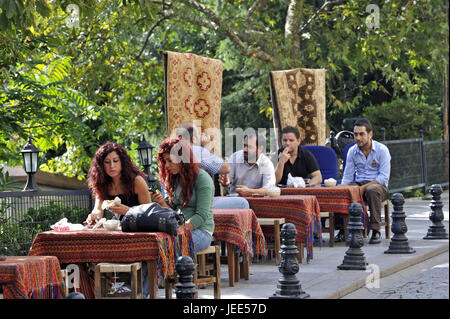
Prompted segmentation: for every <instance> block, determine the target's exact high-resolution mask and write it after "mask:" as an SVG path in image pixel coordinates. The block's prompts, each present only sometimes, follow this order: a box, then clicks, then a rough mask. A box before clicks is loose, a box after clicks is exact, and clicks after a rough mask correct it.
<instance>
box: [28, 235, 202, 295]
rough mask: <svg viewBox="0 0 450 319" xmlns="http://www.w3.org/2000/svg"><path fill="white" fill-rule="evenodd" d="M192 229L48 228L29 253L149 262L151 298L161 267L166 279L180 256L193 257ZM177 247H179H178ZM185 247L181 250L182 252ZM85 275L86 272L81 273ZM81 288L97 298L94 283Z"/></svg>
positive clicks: (84, 260)
mask: <svg viewBox="0 0 450 319" xmlns="http://www.w3.org/2000/svg"><path fill="white" fill-rule="evenodd" d="M189 235H190V232H188V231H186V232H185V231H184V229H182V228H180V231H179V235H178V236H170V235H168V234H166V233H160V232H154V233H153V232H139V233H126V232H122V231H120V230H115V231H109V230H105V229H98V230H80V231H62V232H57V231H46V232H42V233H39V234H37V235H36V237H35V238H34V240H33V244H32V246H31V248H30V252H29V255H30V256H43V255H51V256H56V257H57V258H58V259H59V261H60V262H61V263H64V264H70V263H77V264H82V263H88V262H92V263H101V262H110V263H131V262H136V261H145V262H147V269H148V280H149V289H150V298H152V299H154V298H156V297H157V277H158V270H159V272H160V273H161V274H162V275H163V276H164V278H167V276H168V275H172V274H174V272H175V262H176V258H177V256H178V255H181V254H183V255H188V256H191V257H192V258H193V251H189V247H191V248H192V245H189V244H188V241H189V240H192V238H191V237H190V236H189ZM177 247H178V248H179V249H178V250H177ZM180 250H182V251H180ZM82 275H83V274H82ZM80 282H81V283H82V286H81V291H82V292H83V294H85V296H86V298H94V294H93V288H92V287H93V285H92V283H89V284H88V285H86V286H83V282H85V281H83V278H82V280H80Z"/></svg>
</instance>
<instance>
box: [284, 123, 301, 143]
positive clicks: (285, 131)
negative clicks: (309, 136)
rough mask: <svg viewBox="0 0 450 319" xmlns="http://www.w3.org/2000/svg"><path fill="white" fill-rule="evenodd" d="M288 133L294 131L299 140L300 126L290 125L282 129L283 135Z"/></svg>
mask: <svg viewBox="0 0 450 319" xmlns="http://www.w3.org/2000/svg"><path fill="white" fill-rule="evenodd" d="M288 133H294V134H295V137H296V138H297V140H298V139H299V138H300V132H299V130H298V128H296V127H293V126H289V125H288V126H286V127H285V128H283V129H282V130H281V136H283V134H288Z"/></svg>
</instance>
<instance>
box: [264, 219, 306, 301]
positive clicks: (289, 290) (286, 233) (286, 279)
mask: <svg viewBox="0 0 450 319" xmlns="http://www.w3.org/2000/svg"><path fill="white" fill-rule="evenodd" d="M280 236H281V249H280V255H281V261H280V264H279V265H278V270H279V271H280V273H281V274H282V276H281V278H280V279H278V284H277V288H278V289H277V290H276V291H275V293H274V294H273V295H272V296H271V297H269V299H305V298H308V297H309V295H308V294H307V293H305V292H304V291H303V290H302V287H301V285H300V282H299V280H298V279H297V277H296V275H295V274H296V273H297V272H298V270H299V265H298V260H297V255H298V249H297V246H296V245H295V237H296V236H297V230H296V229H295V225H294V224H292V223H286V224H284V225H283V227H281V234H280Z"/></svg>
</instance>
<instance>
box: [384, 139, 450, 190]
mask: <svg viewBox="0 0 450 319" xmlns="http://www.w3.org/2000/svg"><path fill="white" fill-rule="evenodd" d="M382 143H384V144H385V145H386V146H387V147H388V149H389V152H390V154H391V176H390V178H389V191H390V192H391V193H396V192H401V191H405V190H409V189H417V188H423V189H424V190H427V189H429V188H430V187H431V185H433V184H441V185H442V186H448V180H449V174H448V140H445V141H444V140H441V141H430V142H424V141H423V139H422V138H415V139H407V140H393V141H383V142H382Z"/></svg>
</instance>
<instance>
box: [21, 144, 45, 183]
mask: <svg viewBox="0 0 450 319" xmlns="http://www.w3.org/2000/svg"><path fill="white" fill-rule="evenodd" d="M40 152H41V150H40V149H38V148H37V147H36V146H34V145H33V143H32V142H31V137H28V143H27V145H25V147H24V148H23V150H21V151H20V153H22V156H23V167H24V168H25V172H26V173H27V174H28V178H27V184H26V185H25V188H24V189H23V190H24V191H37V190H39V187H38V186H37V184H36V180H35V178H34V174H35V173H36V172H37V170H38V160H39V158H38V154H39V153H40Z"/></svg>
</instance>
